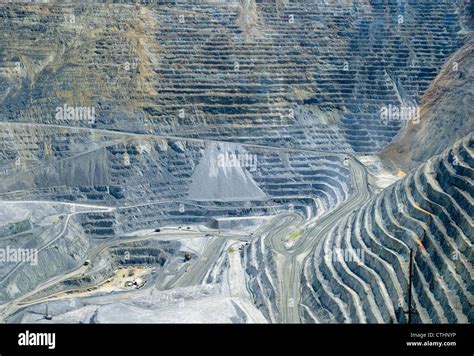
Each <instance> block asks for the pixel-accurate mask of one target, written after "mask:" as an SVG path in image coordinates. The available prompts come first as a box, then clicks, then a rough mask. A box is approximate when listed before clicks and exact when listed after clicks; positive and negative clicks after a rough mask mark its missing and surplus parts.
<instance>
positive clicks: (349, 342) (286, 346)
mask: <svg viewBox="0 0 474 356" xmlns="http://www.w3.org/2000/svg"><path fill="white" fill-rule="evenodd" d="M44 333H54V341H55V342H54V343H55V344H54V348H51V346H52V345H51V343H50V345H49V346H47V345H43V346H32V345H26V346H25V345H19V341H20V338H22V340H23V342H25V340H26V338H27V337H29V338H30V340H33V341H31V342H32V343H34V342H36V340H38V342H39V341H40V340H41V339H43V340H46V339H47V336H46V334H44ZM37 334H43V335H37ZM32 335H33V336H32ZM473 336H474V333H473V325H470V324H461V325H459V324H455V325H452V324H450V325H438V324H435V325H416V324H415V325H413V324H412V325H321V324H319V325H281V324H278V325H175V324H171V325H163V324H158V325H156V324H153V325H149V324H133V325H117V324H112V325H111V324H101V325H69V324H66V325H57V324H56V325H54V324H50V325H38V324H35V325H29V324H14V325H5V324H4V325H0V354H1V356H8V355H10V354H16V353H18V352H21V353H25V354H32V353H38V352H40V353H41V354H43V353H44V354H57V353H70V352H74V353H84V354H90V353H91V352H97V353H102V354H103V353H121V352H122V353H123V352H130V353H131V354H133V355H136V354H140V353H144V352H152V353H154V354H176V353H187V352H190V351H192V352H191V353H199V352H205V353H210V352H218V353H226V352H230V351H233V352H239V353H240V352H249V351H251V352H257V353H265V352H288V353H291V354H296V353H298V352H308V351H309V352H315V351H317V352H323V353H368V352H371V353H378V354H384V353H396V354H399V353H404V354H406V353H417V354H419V353H423V354H427V355H428V354H429V355H433V354H446V355H448V354H449V355H455V354H460V355H461V354H466V355H468V354H469V355H472V354H473V353H472V351H473V342H472V340H473ZM48 337H49V335H48ZM51 339H52V337H49V340H51ZM44 343H46V341H45V342H44Z"/></svg>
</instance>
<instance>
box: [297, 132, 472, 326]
mask: <svg viewBox="0 0 474 356" xmlns="http://www.w3.org/2000/svg"><path fill="white" fill-rule="evenodd" d="M473 146H474V135H472V134H470V135H469V136H467V137H465V138H464V139H462V140H460V141H458V142H457V143H456V144H455V146H453V147H452V148H449V149H448V150H446V151H445V152H443V154H441V155H439V156H435V157H433V158H432V159H430V160H429V161H428V162H426V163H425V164H423V165H421V166H420V167H419V168H417V169H416V170H415V171H413V172H412V173H410V174H409V175H408V176H406V177H405V178H403V179H402V180H400V181H398V182H397V183H395V184H393V185H391V186H390V187H388V188H387V189H385V190H384V191H383V192H382V193H381V194H379V195H377V196H375V197H374V198H372V199H371V200H370V201H369V202H368V203H367V204H365V205H364V206H363V207H362V208H360V209H358V210H357V211H354V213H353V214H351V215H350V216H349V217H348V218H346V219H345V220H344V221H342V222H341V223H340V224H337V225H336V226H334V228H333V229H332V231H331V232H330V233H328V234H327V236H325V237H324V238H322V239H321V240H320V241H319V243H318V245H317V246H316V247H315V249H314V251H313V254H312V255H311V256H310V257H308V258H307V260H306V261H305V265H304V271H303V273H302V281H303V283H302V301H301V306H300V313H301V316H302V318H303V320H305V321H307V322H339V323H340V322H345V323H382V322H385V323H387V322H406V315H405V314H404V311H406V310H407V302H408V299H407V298H408V292H407V291H408V287H407V284H408V260H409V253H410V249H413V251H414V253H415V257H414V273H413V297H414V298H413V300H414V301H413V306H414V309H415V311H416V315H415V320H417V321H420V322H423V323H429V322H434V323H460V322H461V323H465V322H470V323H472V322H473V321H474V312H473V310H474V309H473V304H474V299H473V293H474V284H473V274H474V270H473V265H472V263H473V249H472V243H473V239H474V236H473V232H474V229H473V221H472V216H473V212H474V207H473V195H474V189H473V181H472V178H473V176H474V175H473V173H474V171H473V169H474V157H473V154H474V151H473Z"/></svg>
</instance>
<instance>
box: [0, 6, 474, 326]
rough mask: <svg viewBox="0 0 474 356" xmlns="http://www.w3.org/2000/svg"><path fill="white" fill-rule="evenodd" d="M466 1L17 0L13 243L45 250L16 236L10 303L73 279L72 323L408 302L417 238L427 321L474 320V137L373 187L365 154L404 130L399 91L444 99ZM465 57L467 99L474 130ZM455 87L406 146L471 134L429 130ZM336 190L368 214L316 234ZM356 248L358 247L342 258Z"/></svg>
mask: <svg viewBox="0 0 474 356" xmlns="http://www.w3.org/2000/svg"><path fill="white" fill-rule="evenodd" d="M470 9H472V7H469V5H467V4H466V3H464V2H457V1H426V2H425V1H420V2H418V1H403V2H401V1H383V2H382V1H368V0H354V1H351V5H350V6H348V5H347V2H345V1H314V0H301V1H275V2H272V1H253V0H240V1H236V0H235V1H234V0H231V1H182V0H178V1H169V0H162V1H161V0H160V1H152V2H150V3H149V4H148V3H147V4H135V2H132V1H128V0H125V1H122V2H121V3H120V4H113V6H112V5H109V4H92V3H86V2H81V1H79V2H77V3H74V4H63V5H61V4H43V5H25V4H18V3H17V4H0V19H1V21H0V57H1V58H0V253H4V252H5V251H9V252H10V251H15V253H18V252H19V251H20V250H21V251H32V252H33V256H32V259H31V260H24V259H23V260H18V259H15V258H14V254H12V255H8V256H9V257H8V258H9V260H8V261H7V260H6V255H5V254H4V257H5V261H2V262H1V263H0V321H4V320H7V321H12V322H36V321H37V320H36V319H34V318H35V317H36V316H34V315H35V313H36V314H37V313H38V312H39V311H40V310H43V307H44V304H43V302H44V301H46V300H51V299H55V298H57V300H56V299H55V301H54V302H53V303H51V310H52V311H53V312H54V313H55V316H56V317H57V318H56V319H55V320H56V321H57V322H62V321H64V322H70V321H73V322H91V323H95V322H139V321H149V322H166V321H168V322H176V321H181V322H182V321H183V320H184V321H188V322H192V321H193V320H194V321H196V320H197V321H199V322H206V321H211V322H212V321H215V322H253V321H256V322H261V321H262V320H263V321H268V322H281V321H286V320H290V321H295V322H297V321H305V322H361V323H363V322H390V321H396V322H404V321H405V319H404V315H403V313H401V312H400V308H403V307H404V306H405V304H406V300H405V293H404V288H405V286H406V262H407V261H406V260H407V254H408V251H409V248H412V247H415V248H417V247H419V248H421V249H422V250H423V251H424V250H426V251H427V256H424V255H423V254H420V253H418V254H417V256H416V263H415V266H416V268H415V281H416V282H415V283H416V284H415V286H414V287H415V288H414V289H415V304H416V308H417V311H418V313H419V318H420V321H422V322H466V321H468V322H472V320H473V318H472V311H470V309H472V292H473V291H472V278H471V276H472V263H471V260H472V236H471V234H472V180H471V178H470V177H471V176H472V168H473V167H472V137H468V138H465V139H464V140H463V141H460V143H458V144H457V145H456V146H455V147H453V148H451V149H450V150H449V151H447V152H446V153H444V154H443V155H441V156H440V157H435V158H433V159H431V160H430V161H428V162H427V163H426V164H425V165H423V166H421V167H419V168H417V169H416V170H414V171H413V172H411V173H410V174H409V176H408V177H407V178H405V179H404V180H402V181H400V182H398V183H397V184H394V185H392V186H390V187H388V188H387V189H386V190H384V191H383V192H382V193H381V194H379V195H377V196H376V197H374V198H372V199H371V200H370V201H369V202H367V203H365V204H364V205H363V206H362V203H360V204H357V201H358V200H357V199H361V200H363V199H362V198H363V197H362V198H361V197H360V196H361V195H364V194H362V193H361V192H363V193H367V196H369V195H370V194H371V192H368V189H363V190H362V189H360V186H361V185H363V184H365V185H364V188H367V187H366V186H367V184H366V181H367V179H366V178H367V177H366V176H367V171H366V170H365V168H364V167H362V165H361V164H360V165H357V164H356V163H357V162H359V161H358V159H357V158H358V157H357V156H358V155H359V154H360V155H362V154H378V153H380V152H381V151H382V150H383V149H384V148H385V147H386V146H387V145H389V144H390V143H391V142H392V141H393V140H394V138H397V140H398V139H399V138H400V136H398V135H402V134H403V133H405V134H406V133H407V132H408V131H404V130H405V128H406V127H407V122H408V121H410V120H413V117H414V116H413V115H412V114H413V112H412V111H409V112H408V114H409V115H408V116H407V115H402V114H401V113H404V111H403V110H405V109H407V108H408V109H410V110H411V109H415V111H414V112H415V113H417V110H418V109H419V106H422V108H423V109H427V110H428V109H429V108H430V105H428V104H429V102H428V104H427V103H426V101H424V100H422V98H425V99H426V96H428V97H431V96H430V95H431V94H432V92H433V91H435V92H436V88H437V86H434V87H432V88H431V90H428V88H429V86H430V83H433V80H435V79H436V81H435V82H434V83H435V84H436V83H438V84H439V79H440V78H441V79H442V78H446V76H445V75H444V74H446V70H447V64H446V60H447V59H448V58H449V57H450V56H451V55H452V54H453V53H455V52H456V51H457V50H459V49H460V48H462V49H461V51H460V53H461V54H459V53H458V54H457V56H454V57H453V58H451V60H450V62H448V64H451V62H452V61H453V60H454V59H456V58H459V57H461V58H462V59H465V61H463V62H462V63H466V64H469V63H471V62H472V60H471V59H472V58H471V57H472V51H471V50H470V48H471V47H469V44H466V43H470V42H469V41H472V39H471V37H472V13H471V12H470V11H471V10H470ZM463 46H464V47H463ZM466 48H467V49H469V50H466ZM443 65H444V67H443ZM441 69H442V71H441V75H440V76H438V74H439V73H440V70H441ZM467 74H470V72H469V70H467V69H466V68H464V67H463V68H461V70H460V71H459V74H458V76H462V75H466V78H461V77H457V80H459V82H462V85H461V87H462V88H463V90H462V92H463V93H464V94H466V100H462V104H459V105H456V106H459V108H458V110H456V111H449V112H456V113H461V114H460V115H457V117H456V120H455V122H456V127H457V126H460V123H462V124H463V125H462V127H463V128H468V129H469V127H472V119H471V117H468V116H469V115H467V114H463V113H469V112H470V111H469V110H470V108H469V110H467V109H465V107H469V103H470V101H469V95H468V94H469V90H468V88H467V87H468V84H469V82H470V78H471V77H470V76H467ZM441 82H442V81H441ZM450 85H451V82H449V83H448V85H447V87H448V89H449V87H450ZM433 88H434V89H433ZM466 88H467V89H466ZM434 97H436V98H437V96H434ZM447 97H448V99H444V100H443V101H440V104H439V105H440V106H437V107H436V110H433V112H434V113H436V115H432V116H430V118H429V120H428V119H427V120H425V121H424V123H423V122H422V124H421V125H420V126H419V127H420V131H422V132H421V133H419V135H415V136H414V137H415V138H420V137H421V138H422V140H419V142H417V143H414V142H413V141H418V140H417V139H413V138H411V139H405V141H404V140H403V139H402V140H400V141H397V142H409V144H408V145H407V147H403V149H404V150H408V151H410V150H412V149H413V148H416V149H415V150H413V152H411V153H413V155H412V154H410V155H407V158H406V161H408V163H407V165H406V166H407V167H413V168H416V167H418V165H417V163H420V162H418V161H423V160H425V159H427V158H428V157H431V155H432V154H434V153H439V151H436V150H435V149H434V148H433V147H434V146H435V145H436V141H437V140H438V139H439V140H443V145H444V146H446V147H447V146H449V145H450V144H451V143H452V142H454V140H455V139H459V138H460V136H459V135H460V134H461V133H465V131H462V132H461V130H460V131H459V132H458V130H457V128H452V130H450V134H449V135H448V136H449V137H448V139H446V140H445V137H444V134H443V132H444V131H440V132H439V133H438V132H436V136H435V137H436V139H430V137H431V132H434V131H436V130H435V129H433V127H435V128H436V127H438V126H436V125H431V123H434V122H435V118H436V117H437V116H438V115H444V114H446V112H445V107H447V106H448V103H447V101H450V100H451V99H450V98H452V96H450V95H448V96H447ZM387 108H389V109H388V111H387ZM463 110H464V111H463ZM394 112H395V114H394ZM423 114H424V115H425V111H423ZM448 116H449V115H448ZM448 116H446V117H448ZM423 117H425V116H423ZM445 121H446V120H445ZM464 121H465V122H464ZM446 122H447V121H446ZM428 124H429V125H428ZM458 124H459V125H458ZM428 126H429V127H428ZM408 127H409V124H408ZM427 127H428V128H427ZM468 131H469V130H468ZM403 137H408V135H406V136H403ZM430 140H432V141H433V142H431V141H430ZM427 141H428V142H429V145H428V144H425V143H426V142H427ZM418 143H419V144H420V145H422V146H423V145H425V146H426V148H427V149H426V151H423V152H424V153H419V150H418V147H416V146H417V144H418ZM428 146H429V147H428ZM403 152H404V151H403V150H401V151H398V153H401V154H403ZM359 158H360V157H359ZM389 158H390V157H389ZM361 172H362V173H361ZM366 190H367V191H366ZM367 199H368V198H367ZM400 207H401V208H400ZM339 209H340V210H344V209H351V211H350V212H353V213H352V215H350V216H348V217H345V218H344V219H342V218H339V220H334V221H331V220H330V219H329V220H328V221H330V222H331V223H332V225H331V227H332V230H331V231H330V233H328V234H326V235H325V236H324V238H322V239H321V240H318V241H314V240H312V235H311V232H312V231H315V230H316V229H317V228H316V227H315V226H317V225H318V224H319V223H320V222H321V219H322V218H324V217H326V218H327V217H329V218H331V216H336V215H331V214H333V213H334V212H336V213H338V212H340V210H339ZM427 212H428V213H427ZM344 216H345V215H344ZM221 230H223V231H221ZM318 236H319V235H318ZM186 239H189V240H191V242H190V241H186V242H184V241H183V240H186ZM199 239H203V240H199ZM202 241H204V242H202ZM316 242H317V245H316V247H315V249H314V250H312V249H311V248H312V247H313V243H316ZM186 244H188V245H189V246H193V244H194V247H196V246H197V247H196V249H195V250H194V249H192V248H191V249H188V247H187V246H188V245H186ZM310 247H311V248H310ZM351 249H355V250H356V251H357V253H358V252H361V253H362V252H363V253H364V254H363V255H362V256H359V255H357V256H356V257H357V258H359V259H362V258H363V261H362V263H357V261H359V260H356V263H355V264H352V262H354V261H352V260H351V261H350V263H345V261H343V262H342V263H335V262H336V260H337V258H338V257H339V254H338V252H337V251H340V250H343V251H346V250H351ZM328 250H329V251H336V253H335V254H332V253H329V255H331V259H330V260H329V259H327V258H325V257H327V254H328V252H327V251H328ZM295 251H296V252H298V254H296V252H295ZM191 252H192V254H191V255H189V253H191ZM454 252H456V253H457V255H456V256H457V259H454V257H452V256H453V255H452V254H453V253H454ZM25 253H26V252H25ZM292 253H294V254H292ZM308 253H310V256H309V257H308V258H306V259H304V258H303V257H302V256H303V255H304V256H305V257H306V256H307V254H308ZM189 256H191V257H189ZM0 257H2V256H1V255H0ZM332 257H334V258H332ZM137 266H138V267H143V268H153V269H154V271H155V272H156V274H154V275H153V276H151V277H150V276H147V277H148V278H149V279H147V284H146V287H144V288H143V289H140V290H137V291H129V290H126V291H124V290H123V289H120V290H119V291H117V290H116V289H113V288H112V290H113V292H112V293H110V295H108V296H107V295H104V294H106V293H105V292H103V290H102V289H100V288H103V286H104V284H107V283H108V282H107V281H108V280H109V279H110V278H113V277H112V276H114V275H115V274H116V271H117V269H118V268H128V267H131V268H134V267H137ZM236 281H238V282H236ZM434 281H436V283H435V282H434ZM122 284H123V283H122ZM214 284H215V285H216V286H217V287H216V288H215V290H214V289H213V290H212V291H211V292H209V291H206V286H209V285H214ZM121 287H122V285H120V288H121ZM300 287H301V288H300ZM96 288H98V289H99V292H97V295H94V296H91V295H90V293H89V292H93V291H96ZM107 288H108V287H107ZM107 288H105V290H107V292H110V290H111V289H107ZM192 288H195V290H194V292H192V293H194V294H195V295H192V296H189V295H188V294H190V289H192ZM88 289H91V290H88ZM168 290H170V291H172V292H174V291H175V290H176V291H177V293H178V298H177V299H176V298H173V297H170V296H169V295H168V294H167V293H168ZM100 291H102V292H100ZM134 292H137V293H134ZM207 292H209V293H207ZM300 292H301V293H300ZM68 293H72V295H79V297H77V298H76V297H71V298H69V297H68V296H70V294H68ZM170 293H171V292H170ZM183 295H184V297H183ZM299 296H301V298H300V299H301V300H298V298H299ZM116 297H117V298H118V300H120V301H119V302H117V300H116V299H115V298H116ZM122 297H123V300H122V299H121V298H122ZM182 297H183V298H184V299H186V301H189V304H188V305H187V307H185V308H184V309H180V306H179V304H180V301H181V299H182ZM163 298H164V299H165V300H166V301H168V302H170V303H169V304H170V305H168V306H167V307H166V308H163V310H161V309H160V308H161V307H162V300H163ZM63 299H65V300H63ZM69 302H71V303H72V304H68V303H69ZM76 302H77V304H76ZM287 302H288V305H287V304H285V303H287ZM290 302H291V303H290ZM37 304H39V305H37ZM290 304H291V305H290ZM214 306H217V307H218V310H219V311H220V312H215V309H214ZM23 307H24V309H23V310H20V309H21V308H23ZM168 307H169V308H168ZM157 309H160V311H159V313H156V311H157ZM121 310H126V312H125V313H123V314H120V313H119V311H121ZM249 310H250V312H249ZM255 310H256V311H257V312H255ZM213 312H214V313H213ZM188 314H189V315H192V317H191V318H190V319H188V317H187V315H188ZM210 316H211V317H210ZM192 318H195V319H192ZM206 318H207V319H206ZM41 321H43V320H41Z"/></svg>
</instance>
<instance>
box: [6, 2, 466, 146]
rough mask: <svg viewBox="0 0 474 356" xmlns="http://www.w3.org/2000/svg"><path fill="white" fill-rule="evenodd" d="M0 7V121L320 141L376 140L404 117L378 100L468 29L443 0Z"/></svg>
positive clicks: (420, 72) (413, 88)
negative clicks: (385, 113) (81, 114)
mask: <svg viewBox="0 0 474 356" xmlns="http://www.w3.org/2000/svg"><path fill="white" fill-rule="evenodd" d="M0 6H1V11H0V14H1V15H0V16H1V18H2V21H1V22H0V53H2V61H1V64H0V78H1V80H0V103H1V104H2V105H1V107H0V114H2V120H8V121H11V122H18V121H22V122H41V123H48V124H61V125H66V126H82V127H95V128H106V129H113V130H119V131H127V132H141V133H145V132H146V133H155V134H156V133H168V134H173V135H179V136H181V137H199V138H206V139H214V140H225V141H233V142H252V143H258V144H265V145H269V146H279V147H298V148H307V149H317V150H326V151H349V152H351V151H356V152H378V151H379V150H381V149H382V148H384V147H385V146H386V145H387V144H388V143H390V141H391V140H392V139H393V137H394V136H395V135H396V134H397V133H398V132H399V131H400V129H402V128H403V126H404V123H403V122H402V121H400V120H392V121H389V122H387V123H385V122H383V120H382V119H381V118H380V115H379V112H380V110H381V108H383V107H385V106H388V105H393V106H402V105H404V104H406V103H416V102H417V101H418V100H419V98H420V97H421V96H422V95H423V93H424V92H425V90H426V89H427V87H428V85H429V83H430V82H431V81H432V80H433V78H434V77H435V76H436V75H437V73H438V71H439V69H440V68H441V66H442V65H443V63H444V62H445V61H446V59H447V58H448V57H449V56H450V55H451V54H452V53H454V52H455V51H456V50H457V49H458V48H459V47H461V46H462V45H463V44H464V42H465V38H466V35H467V34H468V32H469V31H470V30H468V29H465V28H464V25H463V24H464V22H465V20H464V18H465V13H466V9H465V8H466V6H467V5H466V4H458V3H457V2H451V1H448V2H446V1H441V2H437V1H403V2H400V1H385V2H380V1H374V2H371V1H367V0H356V1H353V2H351V6H348V4H347V2H346V1H314V0H303V1H285V2H267V1H253V0H249V1H236V0H234V1H225V2H223V1H222V2H221V1H212V2H188V1H176V2H175V1H173V2H169V1H166V0H162V1H154V2H152V4H144V5H135V4H132V2H131V1H124V2H123V3H121V4H113V5H112V6H111V5H109V4H87V3H85V2H84V3H83V2H77V3H74V4H67V5H60V4H43V5H24V6H20V5H18V4H6V5H0ZM64 105H67V107H72V108H76V107H79V108H87V109H90V110H92V109H94V117H93V119H92V120H84V119H81V118H78V117H74V116H71V117H70V116H68V115H57V114H58V110H60V108H63V107H64ZM59 113H60V112H59Z"/></svg>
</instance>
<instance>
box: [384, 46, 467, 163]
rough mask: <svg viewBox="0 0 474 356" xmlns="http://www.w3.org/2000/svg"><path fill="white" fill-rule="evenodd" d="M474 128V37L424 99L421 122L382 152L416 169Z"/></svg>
mask: <svg viewBox="0 0 474 356" xmlns="http://www.w3.org/2000/svg"><path fill="white" fill-rule="evenodd" d="M473 131H474V38H471V39H470V40H469V42H468V43H467V44H466V45H465V46H463V47H462V48H461V49H459V50H458V51H457V52H456V53H455V54H454V55H453V56H452V57H451V58H450V59H449V60H448V61H447V62H446V64H445V65H444V66H443V68H442V70H441V72H440V74H439V75H438V76H437V77H436V78H435V80H434V81H433V83H432V84H431V85H430V87H429V88H428V90H427V91H426V93H425V95H424V96H423V98H422V99H421V113H420V119H419V123H417V124H415V123H413V121H410V123H409V124H408V127H407V128H406V130H405V131H404V132H403V133H402V134H401V135H400V137H399V138H398V139H397V140H396V141H395V142H394V143H392V144H391V145H389V146H388V147H387V148H386V149H385V150H384V151H383V152H382V153H381V156H382V157H383V158H384V159H386V160H387V161H388V162H391V163H393V164H395V165H396V166H398V167H402V168H403V169H413V168H415V167H417V166H418V165H419V164H420V163H422V162H425V161H426V160H427V159H428V158H430V157H432V156H434V155H437V154H440V153H441V152H442V151H444V150H445V149H446V148H447V147H450V146H452V145H453V144H454V142H455V141H457V140H458V139H459V138H460V137H463V136H465V135H467V134H468V133H470V132H473Z"/></svg>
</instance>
